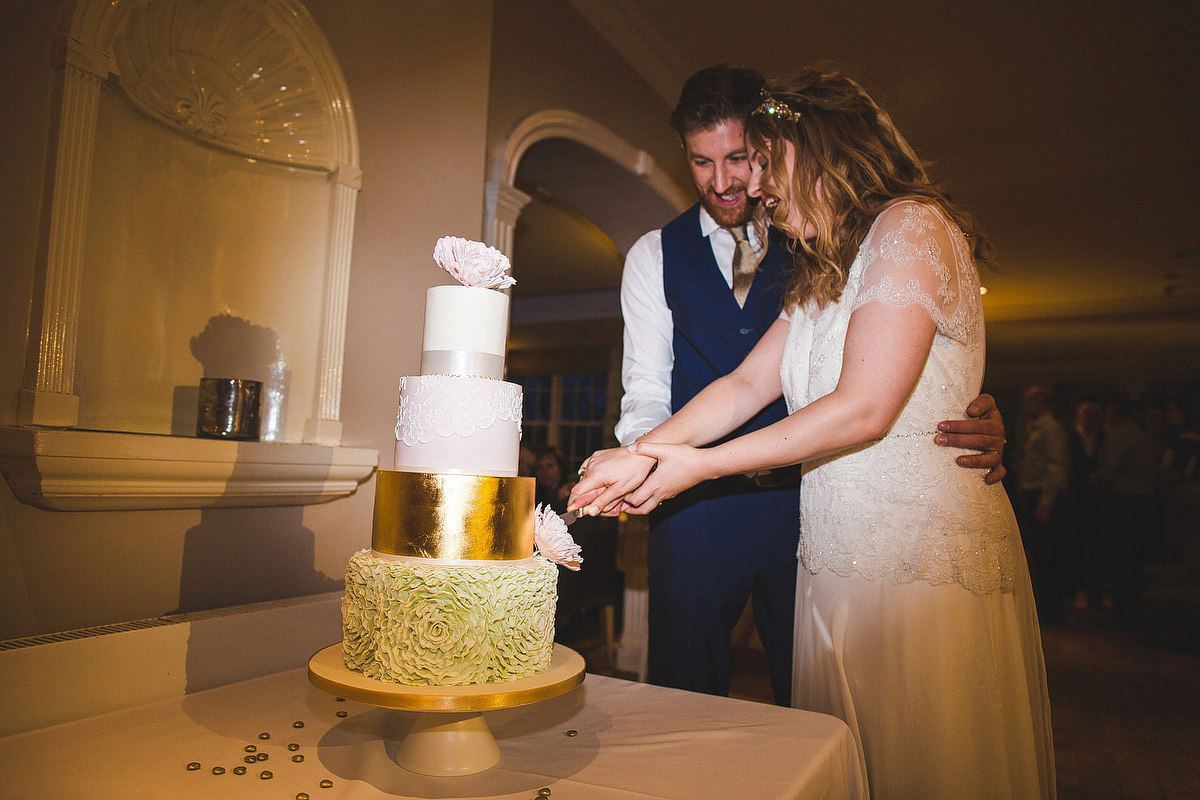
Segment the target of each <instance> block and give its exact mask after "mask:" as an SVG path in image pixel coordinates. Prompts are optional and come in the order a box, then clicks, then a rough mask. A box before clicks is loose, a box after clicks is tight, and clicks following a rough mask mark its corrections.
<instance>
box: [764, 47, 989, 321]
mask: <svg viewBox="0 0 1200 800" xmlns="http://www.w3.org/2000/svg"><path fill="white" fill-rule="evenodd" d="M746 140H747V144H748V145H749V147H750V149H751V150H752V151H755V152H756V153H758V154H762V155H765V156H766V158H767V162H768V163H767V166H766V168H765V170H764V174H763V179H762V181H761V190H762V199H763V202H760V203H759V204H758V206H757V208H756V210H755V220H754V224H755V226H756V227H757V229H758V232H759V234H760V236H761V235H763V234H764V233H765V230H766V222H767V221H768V217H769V221H770V222H771V223H772V224H773V225H774V226H775V227H777V228H779V229H780V230H781V231H783V232H784V233H785V234H786V235H787V236H788V239H789V242H788V245H787V246H788V249H789V250H791V252H792V257H793V261H794V263H795V269H793V270H792V271H791V275H790V277H789V281H788V287H787V292H786V294H785V298H784V304H785V307H787V306H791V305H793V304H795V303H803V302H806V301H808V300H810V299H813V300H816V302H817V303H818V304H819V305H822V306H823V305H825V304H827V303H831V302H836V301H837V299H838V298H839V297H841V294H842V289H843V288H845V285H846V277H847V273H848V272H849V269H850V265H851V264H852V263H853V260H854V257H855V255H856V254H857V252H858V248H859V246H860V245H861V244H862V241H863V239H864V238H865V237H866V235H867V231H868V230H869V229H870V227H871V224H872V223H873V222H874V220H875V218H876V217H877V216H878V215H879V213H880V212H881V211H882V210H883V209H884V208H885V207H886V206H888V205H889V204H891V203H894V202H896V201H897V200H917V201H921V202H927V203H934V204H936V205H938V206H939V207H941V209H942V210H943V211H945V212H946V214H947V215H948V216H949V217H950V218H951V219H953V220H954V222H955V223H956V224H957V225H958V226H959V228H960V229H961V230H962V231H963V233H965V234H966V235H967V237H968V241H969V242H970V243H971V246H972V251H973V255H974V257H975V262H976V264H978V265H980V266H991V265H992V264H993V260H992V247H991V244H990V242H989V241H988V240H987V237H985V236H984V235H983V233H982V232H981V231H980V230H979V227H978V226H977V225H976V224H975V221H974V219H973V218H972V217H971V216H970V215H969V214H967V213H966V212H965V211H963V210H962V209H959V208H957V207H956V206H955V205H954V204H953V203H952V202H950V200H949V199H948V198H947V197H946V196H945V194H944V193H943V192H942V190H941V189H940V188H939V187H938V186H937V185H936V184H935V183H934V182H933V181H932V180H931V179H930V178H929V175H928V174H927V172H926V170H925V165H924V164H923V163H922V162H921V160H920V159H919V158H917V154H916V153H915V152H913V149H912V147H910V146H909V144H908V142H907V141H906V140H905V139H904V137H903V136H901V134H900V132H899V131H898V130H896V126H895V125H894V124H893V123H892V120H891V117H889V116H888V115H887V113H886V112H884V111H883V110H882V109H881V108H879V106H878V105H876V104H875V101H874V100H872V99H871V97H870V96H869V95H868V94H867V93H866V91H865V90H864V89H863V88H862V87H861V86H860V85H859V84H858V83H856V82H855V81H853V80H851V79H850V78H848V77H846V76H845V75H842V74H840V73H838V72H836V71H831V70H826V69H822V68H819V67H809V68H807V69H805V70H803V71H802V72H800V73H799V74H798V75H797V76H796V77H794V78H792V79H790V80H787V81H781V82H772V83H771V84H769V86H768V88H767V89H766V90H764V92H763V96H762V102H761V104H760V105H759V106H758V107H757V108H756V109H755V111H754V112H753V113H752V114H751V115H750V117H749V119H748V120H747V122H746ZM785 142H791V143H792V145H793V147H794V151H795V168H794V170H793V172H792V174H791V175H790V176H789V175H788V168H787V163H786V161H785V158H784V154H785V152H786V146H785ZM793 208H795V209H796V210H798V211H799V212H800V215H801V216H802V217H803V218H805V219H807V220H809V221H811V222H812V224H813V226H814V227H815V228H816V236H815V237H814V238H813V239H812V240H811V241H809V240H807V239H806V238H805V236H804V231H803V230H799V229H797V228H796V227H795V226H793V225H789V224H788V223H787V222H786V220H787V217H788V214H789V212H790V211H791V209H793Z"/></svg>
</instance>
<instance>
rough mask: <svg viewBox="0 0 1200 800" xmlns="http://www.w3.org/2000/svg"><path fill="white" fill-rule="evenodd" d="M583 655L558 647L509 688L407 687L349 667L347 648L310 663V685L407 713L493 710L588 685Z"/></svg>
mask: <svg viewBox="0 0 1200 800" xmlns="http://www.w3.org/2000/svg"><path fill="white" fill-rule="evenodd" d="M584 667H585V663H584V660H583V656H581V655H579V653H577V652H575V651H574V650H572V649H571V648H569V647H566V646H564V645H561V644H557V643H556V644H555V645H554V653H553V656H552V658H551V661H550V667H549V669H547V670H546V671H545V672H539V673H538V674H537V675H531V676H529V677H528V678H520V679H518V680H515V681H507V682H505V683H481V684H476V685H474V686H405V685H404V684H399V683H387V682H385V681H379V680H375V679H374V678H368V677H367V676H365V675H363V674H362V673H361V672H355V671H353V670H351V669H349V668H348V667H347V666H346V658H345V656H344V655H343V652H342V643H341V642H338V643H337V644H332V645H330V646H329V647H326V648H325V649H323V650H320V651H319V652H317V653H316V654H315V655H314V656H313V657H312V658H311V659H309V662H308V680H309V682H311V683H312V684H313V685H314V686H316V687H317V688H318V689H321V690H322V691H326V692H329V693H330V694H334V695H337V696H339V697H348V698H349V699H351V700H357V701H358V702H360V703H367V704H368V705H373V706H380V707H382V708H395V709H401V710H404V711H442V712H445V711H460V712H462V711H489V710H493V709H498V708H513V707H515V706H523V705H528V704H529V703H538V702H541V701H542V700H549V699H550V698H552V697H558V696H559V695H562V694H566V693H567V692H569V691H571V690H572V689H574V688H575V687H576V686H578V685H579V684H581V683H583V676H584Z"/></svg>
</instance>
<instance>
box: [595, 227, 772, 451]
mask: <svg viewBox="0 0 1200 800" xmlns="http://www.w3.org/2000/svg"><path fill="white" fill-rule="evenodd" d="M747 227H748V229H749V239H750V243H751V244H752V245H753V246H754V250H755V252H756V253H759V254H760V255H761V254H762V245H761V244H760V242H759V240H758V237H757V236H756V235H755V231H754V226H753V225H750V226H747ZM700 232H701V233H702V234H703V235H704V236H706V237H708V241H709V244H710V246H711V247H712V251H713V256H714V257H715V258H716V260H717V266H718V267H719V268H720V270H721V276H722V277H723V278H724V279H725V283H726V284H727V285H728V286H729V287H730V291H732V290H733V251H734V248H735V247H736V245H735V243H734V241H733V236H732V234H730V233H729V230H728V229H726V228H722V227H721V226H720V225H718V224H717V223H716V221H715V220H714V219H713V218H712V217H711V216H710V215H709V213H708V212H707V211H705V210H704V207H703V206H701V208H700ZM621 316H622V317H623V318H624V322H625V336H624V355H623V358H622V362H621V384H622V386H623V387H624V389H625V394H624V396H623V397H622V398H621V419H620V420H619V421H618V422H617V426H616V431H615V432H616V436H617V441H619V442H620V443H621V444H622V445H628V444H631V443H632V442H633V440H634V439H636V438H637V437H639V436H641V435H642V434H643V433H646V432H647V431H650V430H652V429H653V428H655V427H656V426H658V425H659V423H661V422H663V421H664V420H665V419H666V418H667V417H669V416H671V370H672V369H673V368H674V366H675V351H674V348H673V347H672V340H673V338H674V331H675V321H674V318H673V316H672V314H671V309H670V308H669V307H668V306H667V298H666V293H665V292H664V291H663V253H662V231H661V230H654V231H650V232H649V233H647V234H646V235H645V236H643V237H642V238H640V239H638V240H637V241H636V242H634V244H633V247H631V248H629V253H628V254H627V255H626V256H625V271H624V273H623V274H622V276H621Z"/></svg>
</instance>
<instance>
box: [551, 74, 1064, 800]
mask: <svg viewBox="0 0 1200 800" xmlns="http://www.w3.org/2000/svg"><path fill="white" fill-rule="evenodd" d="M746 134H747V142H748V145H749V147H750V149H751V151H752V159H753V162H754V164H753V172H752V177H751V182H750V186H749V189H750V194H751V195H752V196H756V197H760V198H761V200H762V202H760V203H759V208H758V210H757V212H756V214H757V217H756V220H755V224H756V225H757V226H758V227H759V229H760V233H763V232H764V231H765V225H766V223H767V222H768V221H769V222H770V224H772V225H774V226H775V227H777V228H779V229H780V230H782V231H783V232H784V233H786V234H787V235H788V237H789V238H790V242H791V245H790V247H791V250H792V253H793V260H794V264H795V268H794V270H793V271H792V274H791V276H790V285H789V287H788V291H787V295H786V299H785V304H784V305H785V308H786V309H790V311H789V312H785V314H784V316H783V317H781V318H780V319H779V320H777V321H776V323H775V324H774V325H773V326H772V327H771V329H770V330H769V331H768V333H767V334H766V335H765V336H764V337H763V339H762V341H761V342H760V343H759V345H758V346H757V347H756V348H755V349H754V350H753V351H752V352H751V353H750V354H749V355H748V356H747V357H746V360H745V361H744V362H743V363H742V364H741V365H740V366H739V367H738V368H737V369H736V370H734V372H732V373H731V374H729V375H727V376H726V377H724V378H722V379H720V380H718V381H716V382H714V383H712V384H711V385H709V387H708V388H706V389H705V390H704V391H703V392H701V393H700V394H699V395H697V396H696V398H695V399H694V400H693V401H692V402H690V403H689V404H688V405H687V406H685V407H684V408H683V409H681V410H680V411H679V412H678V413H677V414H675V415H674V416H672V417H671V418H670V419H668V420H667V421H665V422H664V423H663V424H662V425H660V426H658V427H657V428H655V429H654V430H652V431H651V432H649V433H648V434H646V435H645V436H643V437H641V438H640V439H639V440H638V442H637V443H635V444H634V445H632V446H630V447H629V448H628V449H626V448H617V449H613V450H605V451H600V452H598V453H594V454H593V455H592V456H591V457H589V459H588V460H587V461H586V462H585V464H584V468H583V470H582V472H583V473H586V474H584V476H583V478H582V480H581V481H580V483H579V484H578V485H577V486H576V487H575V489H574V491H573V492H572V495H571V498H570V501H569V508H571V509H582V511H583V513H590V514H597V513H611V512H612V511H613V509H614V508H622V509H624V510H625V511H627V512H629V513H649V512H650V511H651V510H652V509H654V508H655V507H657V505H658V504H659V503H661V502H662V501H663V500H666V499H669V498H671V497H673V496H675V495H676V494H678V493H679V492H681V491H683V490H684V489H687V488H689V487H691V486H693V485H695V484H697V483H699V482H701V481H704V480H708V479H712V478H717V477H721V476H725V475H734V474H742V473H755V472H758V471H760V470H766V469H772V468H775V467H782V466H787V465H791V464H797V463H801V462H803V469H804V478H803V480H802V482H801V490H800V491H801V500H800V531H801V533H800V552H799V558H800V566H799V578H798V584H797V594H796V637H795V660H794V664H795V666H794V673H793V693H792V697H793V703H794V704H795V705H796V706H798V707H800V708H805V709H809V710H813V711H821V712H825V713H828V714H833V715H835V716H838V717H840V718H841V719H843V720H845V722H846V723H847V725H849V727H850V729H851V730H852V731H853V733H854V736H855V739H856V740H857V742H858V746H859V754H860V758H861V759H862V760H863V765H864V767H865V771H866V774H867V776H868V780H869V783H870V786H871V795H872V797H874V798H876V800H886V799H887V798H915V797H920V798H964V797H988V798H1047V797H1054V795H1055V789H1054V760H1053V750H1052V743H1051V733H1050V717H1049V701H1048V699H1047V695H1046V681H1045V668H1044V664H1043V661H1042V650H1041V640H1040V636H1039V632H1038V627H1037V617H1036V613H1035V611H1034V607H1033V598H1032V594H1031V592H1030V588H1029V575H1028V569H1027V567H1026V565H1025V561H1024V556H1023V553H1022V550H1021V546H1020V536H1019V534H1018V530H1017V526H1016V522H1015V520H1014V517H1013V513H1012V509H1011V507H1010V506H1009V503H1008V499H1007V497H1006V495H1005V493H1004V489H1003V488H1002V487H1001V486H999V485H995V486H988V485H986V484H985V483H984V481H983V480H982V479H980V478H979V476H978V475H975V474H972V473H970V472H969V471H967V470H963V469H959V468H956V467H955V465H954V456H955V455H956V454H955V453H954V452H953V451H949V452H948V451H947V448H939V447H936V446H934V444H933V441H932V439H933V436H934V434H935V433H936V431H935V427H934V426H935V423H936V421H937V420H941V419H944V418H949V417H952V416H954V415H957V414H958V413H959V412H960V410H961V409H962V408H964V407H966V405H967V403H968V401H970V400H971V399H972V398H974V397H975V396H976V395H977V394H978V393H979V390H980V386H981V384H982V380H983V366H984V330H983V313H982V306H981V303H980V295H979V275H978V272H977V266H976V265H977V264H978V263H987V261H988V259H987V251H988V247H987V243H986V241H985V240H984V239H983V237H982V236H981V235H980V234H979V233H978V232H977V231H975V229H974V225H973V223H972V221H971V219H970V218H969V217H968V216H967V215H966V214H965V213H964V212H962V211H961V210H959V209H957V208H955V207H954V206H953V205H952V204H951V203H950V202H949V201H948V200H947V199H946V198H945V196H944V195H943V194H942V193H941V192H940V191H939V189H938V188H937V187H936V186H935V185H934V184H933V183H932V182H931V181H930V179H929V178H928V177H927V175H926V173H925V170H924V168H923V166H922V165H921V162H920V161H919V160H918V159H917V157H916V155H915V154H914V153H913V151H912V149H911V148H910V147H909V146H908V143H907V142H906V141H905V140H904V138H903V137H902V136H901V135H900V133H899V132H898V131H897V130H896V129H895V127H894V126H893V125H892V122H891V120H890V118H889V117H888V116H887V115H886V114H885V113H884V112H883V111H881V110H880V109H879V108H878V106H876V105H875V103H874V102H873V101H872V100H871V98H870V97H868V96H867V94H866V93H865V92H864V91H863V90H862V88H861V87H860V86H859V85H858V84H857V83H855V82H854V81H852V80H850V79H848V78H846V77H844V76H842V75H839V74H836V73H826V72H821V71H818V70H814V69H809V70H806V71H805V72H803V73H801V74H800V75H799V76H798V77H796V78H795V79H793V80H792V81H789V82H787V83H784V84H782V85H778V86H776V87H775V88H774V89H773V90H772V91H771V92H769V93H764V97H763V102H762V104H761V105H760V106H759V107H758V109H757V110H756V111H755V112H754V114H753V115H752V116H751V118H750V120H749V121H748V122H747V124H746ZM768 217H769V220H768ZM760 238H761V237H760ZM781 393H782V394H783V396H784V397H785V399H786V401H787V404H788V410H789V416H788V417H786V418H785V419H783V420H782V421H780V422H778V423H776V424H774V425H772V426H770V427H768V428H764V429H762V430H759V431H756V432H754V433H750V434H747V435H745V436H742V437H740V438H735V439H732V440H729V441H726V442H724V443H722V444H719V445H716V446H713V447H701V445H705V444H708V443H710V442H713V441H716V440H718V439H720V438H721V437H722V436H724V435H725V434H727V433H729V432H730V431H732V430H734V429H735V428H737V427H738V426H739V425H740V424H741V423H742V422H744V421H745V420H747V419H749V418H750V417H751V416H752V415H753V414H754V413H755V412H757V411H758V410H759V409H761V408H762V407H763V406H765V405H767V404H768V403H770V402H771V401H773V400H774V399H776V398H777V397H779V395H780V394H781Z"/></svg>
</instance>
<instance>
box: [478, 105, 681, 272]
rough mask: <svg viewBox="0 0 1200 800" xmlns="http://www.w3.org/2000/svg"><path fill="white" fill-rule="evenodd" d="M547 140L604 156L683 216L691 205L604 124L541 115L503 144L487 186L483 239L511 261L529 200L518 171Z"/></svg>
mask: <svg viewBox="0 0 1200 800" xmlns="http://www.w3.org/2000/svg"><path fill="white" fill-rule="evenodd" d="M545 139H570V140H572V141H574V142H578V143H579V144H582V145H584V146H586V147H589V148H591V149H592V150H595V151H596V152H598V153H601V154H602V155H604V156H605V157H607V158H609V159H610V160H612V161H613V162H614V163H616V164H618V165H619V166H621V167H624V168H625V169H627V170H629V171H630V172H631V173H633V174H634V175H638V176H639V177H641V178H642V179H643V180H644V181H645V182H646V185H647V186H648V187H649V188H650V189H651V190H653V191H654V192H655V193H657V194H658V195H659V196H660V197H662V198H663V199H664V200H665V201H666V202H667V203H669V204H670V205H671V207H672V208H674V209H676V210H677V211H683V210H684V209H685V208H687V207H688V206H690V205H691V204H692V202H693V201H692V198H690V197H689V196H688V195H687V194H686V193H685V192H684V191H682V190H681V189H680V188H679V186H678V184H676V183H675V181H673V180H671V178H670V177H669V176H668V175H667V174H666V173H665V172H663V170H662V169H661V168H659V166H658V165H657V164H655V163H654V159H653V157H651V155H650V154H649V153H647V152H646V151H645V150H639V149H638V148H636V147H634V146H633V145H631V144H629V143H628V142H627V141H625V140H624V139H622V138H621V137H620V136H618V135H617V134H615V133H613V132H612V131H610V130H609V129H608V128H606V127H604V126H603V125H601V124H600V123H598V122H596V121H594V120H592V119H589V118H587V117H585V116H583V115H581V114H577V113H575V112H574V111H567V110H565V109H549V110H546V111H538V112H536V113H534V114H530V115H529V116H528V117H526V118H525V119H523V120H521V122H519V123H518V124H517V126H516V127H515V128H514V129H513V131H512V133H510V134H509V136H508V138H507V139H506V140H505V141H504V145H503V147H502V148H501V150H500V153H499V155H498V157H497V158H496V161H495V163H494V164H493V167H492V179H491V180H490V181H488V183H487V202H486V206H485V212H484V238H485V239H486V241H487V243H488V244H490V245H491V246H492V247H495V248H496V249H497V250H500V251H501V252H503V253H504V254H506V255H508V256H509V257H512V254H513V253H512V246H513V228H514V226H515V225H516V222H517V217H518V216H519V215H520V213H521V209H522V208H524V207H525V205H526V204H527V203H528V202H529V201H530V199H531V198H530V197H529V195H527V194H525V193H524V192H522V191H521V190H520V189H517V188H516V187H515V186H514V185H513V181H514V180H515V179H516V175H517V167H518V165H519V164H520V162H521V157H522V156H524V155H525V152H526V151H527V150H529V148H530V147H532V146H533V145H535V144H537V143H538V142H540V141H543V140H545Z"/></svg>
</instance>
